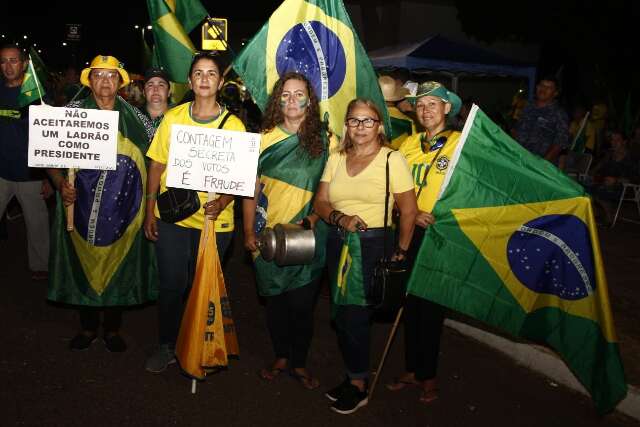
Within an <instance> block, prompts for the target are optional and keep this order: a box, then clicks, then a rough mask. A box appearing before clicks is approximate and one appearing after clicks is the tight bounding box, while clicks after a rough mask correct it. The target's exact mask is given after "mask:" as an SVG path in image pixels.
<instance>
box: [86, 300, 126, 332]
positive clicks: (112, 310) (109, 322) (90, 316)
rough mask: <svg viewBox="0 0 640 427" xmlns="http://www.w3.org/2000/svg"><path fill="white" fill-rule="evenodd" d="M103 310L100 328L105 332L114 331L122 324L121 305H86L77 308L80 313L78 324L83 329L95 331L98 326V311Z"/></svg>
mask: <svg viewBox="0 0 640 427" xmlns="http://www.w3.org/2000/svg"><path fill="white" fill-rule="evenodd" d="M101 311H102V312H104V319H103V321H102V329H103V331H104V333H105V334H108V333H116V332H118V331H119V330H120V326H122V308H121V307H87V306H82V307H80V308H79V309H78V312H79V313H80V325H81V326H82V329H83V330H85V331H91V332H94V333H96V332H97V331H98V328H99V327H100V312H101Z"/></svg>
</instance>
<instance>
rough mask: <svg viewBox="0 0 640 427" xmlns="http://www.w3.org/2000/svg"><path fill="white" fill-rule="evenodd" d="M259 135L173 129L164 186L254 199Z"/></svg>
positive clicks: (196, 129) (180, 127)
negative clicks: (165, 184)
mask: <svg viewBox="0 0 640 427" xmlns="http://www.w3.org/2000/svg"><path fill="white" fill-rule="evenodd" d="M259 154H260V134H257V133H249V132H236V131H231V130H225V129H213V128H205V127H201V126H185V125H172V127H171V146H170V148H169V161H168V163H167V186H168V187H176V188H186V189H190V190H197V191H206V192H210V193H223V194H234V195H238V196H249V197H253V191H254V189H255V184H256V171H257V169H258V155H259Z"/></svg>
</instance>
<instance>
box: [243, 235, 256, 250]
mask: <svg viewBox="0 0 640 427" xmlns="http://www.w3.org/2000/svg"><path fill="white" fill-rule="evenodd" d="M244 247H245V249H246V250H248V251H250V252H255V251H257V250H258V239H257V237H256V233H255V232H254V231H251V232H247V231H246V230H245V232H244Z"/></svg>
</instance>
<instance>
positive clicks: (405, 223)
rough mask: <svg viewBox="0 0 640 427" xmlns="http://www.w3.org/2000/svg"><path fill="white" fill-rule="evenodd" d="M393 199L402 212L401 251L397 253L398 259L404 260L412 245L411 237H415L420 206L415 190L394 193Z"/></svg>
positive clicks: (399, 241) (400, 225)
mask: <svg viewBox="0 0 640 427" xmlns="http://www.w3.org/2000/svg"><path fill="white" fill-rule="evenodd" d="M393 197H394V199H395V201H396V204H397V205H398V210H399V211H400V224H399V227H398V229H399V231H400V236H399V238H398V247H399V249H400V250H399V251H398V250H396V252H398V253H397V254H396V255H398V256H397V257H396V258H397V259H403V258H404V255H405V253H406V251H407V250H408V249H409V245H410V244H411V237H412V236H413V229H414V228H415V224H416V215H417V214H418V205H417V203H416V193H415V191H414V190H413V189H411V190H409V191H405V192H404V193H394V194H393Z"/></svg>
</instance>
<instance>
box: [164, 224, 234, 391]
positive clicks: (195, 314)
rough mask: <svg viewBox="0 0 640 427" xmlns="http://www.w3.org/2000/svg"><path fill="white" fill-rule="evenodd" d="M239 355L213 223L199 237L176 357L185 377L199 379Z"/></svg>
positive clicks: (207, 225)
mask: <svg viewBox="0 0 640 427" xmlns="http://www.w3.org/2000/svg"><path fill="white" fill-rule="evenodd" d="M239 354H240V352H239V348H238V338H237V336H236V330H235V325H234V323H233V318H232V317H231V305H230V303H229V298H228V297H227V291H226V288H225V285H224V276H223V275H222V267H221V265H220V258H219V256H218V249H217V246H216V233H215V230H214V227H213V221H209V220H207V221H206V223H205V227H204V230H203V231H202V234H201V235H200V246H199V247H198V260H197V263H196V274H195V278H194V279H193V286H192V288H191V291H190V292H189V300H188V301H187V305H186V307H185V310H184V314H183V315H182V323H181V325H180V333H179V335H178V340H177V342H176V358H177V359H178V362H179V363H180V367H181V368H182V370H183V371H184V372H185V373H187V375H189V376H191V377H193V378H198V379H202V378H204V377H205V375H206V373H207V372H209V371H215V370H217V369H220V368H223V367H225V366H227V365H228V358H229V356H235V357H237V356H238V355H239Z"/></svg>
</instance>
